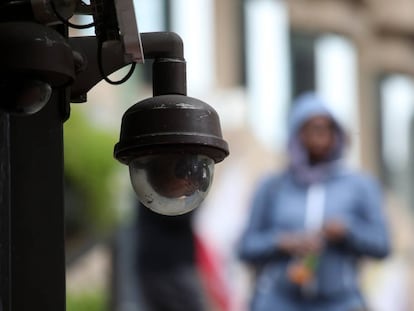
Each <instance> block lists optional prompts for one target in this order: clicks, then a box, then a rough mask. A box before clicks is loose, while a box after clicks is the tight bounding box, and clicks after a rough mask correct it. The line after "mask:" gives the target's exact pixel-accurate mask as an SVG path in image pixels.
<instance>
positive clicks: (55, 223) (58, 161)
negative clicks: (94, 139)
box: [0, 91, 66, 311]
mask: <svg viewBox="0 0 414 311" xmlns="http://www.w3.org/2000/svg"><path fill="white" fill-rule="evenodd" d="M65 97H66V96H65V92H64V91H61V92H54V93H53V95H52V98H51V100H50V102H49V103H48V104H47V105H46V107H45V108H43V109H42V110H41V111H40V112H38V113H37V114H34V115H31V116H24V117H18V116H11V115H8V114H5V113H2V114H0V137H1V143H0V151H1V153H0V170H1V184H0V216H1V218H0V232H1V236H0V250H1V255H0V269H1V270H0V272H1V276H0V279H1V283H0V286H1V293H0V296H1V297H0V298H1V300H2V305H3V310H4V311H11V310H13V311H21V310H42V311H43V310H44V311H47V310H50V311H57V310H65V252H64V208H63V119H64V115H63V114H62V109H61V107H62V103H64V102H65V100H66V99H65Z"/></svg>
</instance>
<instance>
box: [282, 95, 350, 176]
mask: <svg viewBox="0 0 414 311" xmlns="http://www.w3.org/2000/svg"><path fill="white" fill-rule="evenodd" d="M316 116H325V117H328V118H330V119H331V120H332V122H333V124H334V126H335V129H336V135H335V136H336V139H335V145H334V147H333V150H332V151H331V154H330V155H329V156H328V159H327V161H325V162H323V163H319V164H316V165H311V164H310V163H309V159H308V154H307V151H306V149H305V148H304V146H303V145H302V143H301V141H300V138H299V134H300V130H301V128H302V126H303V125H304V124H305V123H306V122H307V121H309V120H310V119H311V118H313V117H316ZM288 130H289V139H288V153H289V159H290V169H291V171H292V172H293V175H294V176H295V177H296V179H298V180H299V181H301V182H304V183H307V184H309V183H315V182H321V181H323V180H325V179H326V178H328V177H329V176H330V175H331V174H332V173H333V172H335V171H336V168H337V167H338V165H337V164H338V163H337V162H338V161H337V160H339V159H340V158H341V157H342V156H343V153H344V149H345V141H346V139H345V132H344V129H343V128H342V127H341V125H340V123H339V122H338V120H336V118H335V117H334V115H333V114H332V112H331V111H330V110H329V108H328V107H327V105H326V103H325V102H324V100H323V99H322V98H320V97H319V96H318V95H317V94H315V93H311V92H308V93H305V94H303V95H301V96H299V97H298V98H297V99H296V100H295V101H294V103H293V106H292V109H291V111H290V115H289V128H288Z"/></svg>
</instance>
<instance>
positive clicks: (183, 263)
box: [136, 203, 208, 311]
mask: <svg viewBox="0 0 414 311" xmlns="http://www.w3.org/2000/svg"><path fill="white" fill-rule="evenodd" d="M192 217H193V212H190V213H187V214H184V215H178V216H165V215H161V214H157V213H155V212H153V211H151V210H150V209H148V208H146V207H145V206H144V205H142V204H141V203H139V206H138V214H137V252H136V267H137V276H138V288H139V290H140V296H141V297H142V299H143V304H144V309H143V310H142V311H160V310H163V311H184V310H185V311H187V310H188V311H203V310H208V308H207V302H206V297H205V295H204V289H203V285H202V280H201V278H200V275H199V272H198V267H197V261H196V240H195V235H194V234H193V228H192Z"/></svg>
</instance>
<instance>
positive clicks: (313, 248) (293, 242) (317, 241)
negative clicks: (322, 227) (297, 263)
mask: <svg viewBox="0 0 414 311" xmlns="http://www.w3.org/2000/svg"><path fill="white" fill-rule="evenodd" d="M278 247H279V248H280V249H281V250H282V251H284V252H286V253H288V254H290V255H292V256H304V255H307V254H311V253H319V252H320V250H321V248H322V237H321V236H320V235H318V234H309V233H286V234H285V235H283V236H281V237H280V239H279V240H278Z"/></svg>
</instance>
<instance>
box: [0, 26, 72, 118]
mask: <svg viewBox="0 0 414 311" xmlns="http://www.w3.org/2000/svg"><path fill="white" fill-rule="evenodd" d="M0 41H1V42H2V43H3V44H2V48H1V50H0V73H1V78H0V92H1V93H2V95H3V98H4V100H3V101H2V102H1V105H0V109H2V110H3V111H5V112H8V113H13V114H18V115H28V114H33V113H36V112H38V111H39V110H40V109H42V108H43V107H44V106H45V105H46V104H47V102H48V101H49V99H50V96H51V94H52V89H53V88H55V87H56V88H58V87H64V86H67V85H69V84H70V83H72V82H73V81H74V78H75V63H74V57H73V52H72V49H71V47H70V46H69V44H68V43H67V42H66V40H65V38H64V37H63V36H62V35H60V34H59V33H58V32H56V31H55V30H53V29H52V28H49V27H47V26H44V25H41V24H38V23H34V22H23V21H21V22H5V23H1V24H0Z"/></svg>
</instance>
